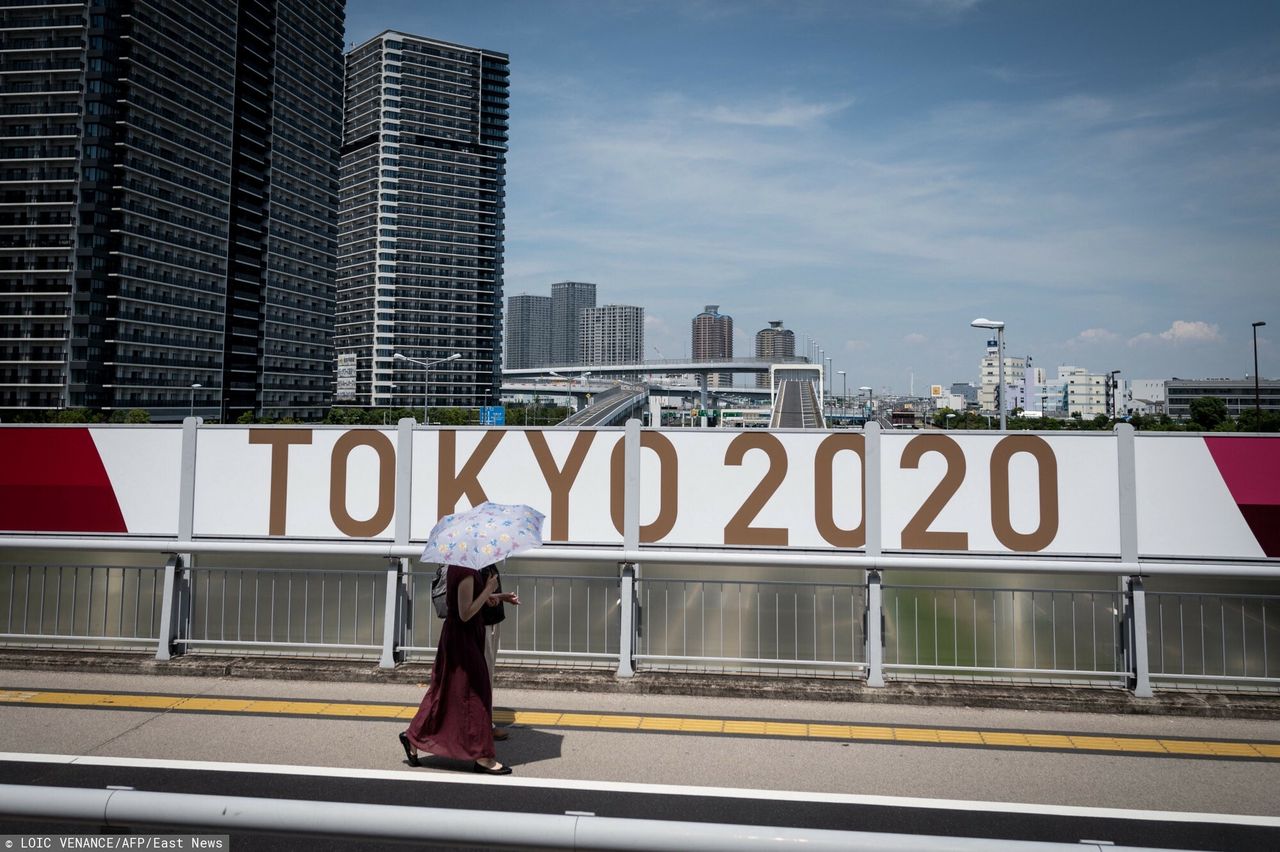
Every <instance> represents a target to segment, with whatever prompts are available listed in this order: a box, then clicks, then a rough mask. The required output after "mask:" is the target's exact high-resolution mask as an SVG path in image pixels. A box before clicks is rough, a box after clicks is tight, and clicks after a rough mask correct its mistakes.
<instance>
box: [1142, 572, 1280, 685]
mask: <svg viewBox="0 0 1280 852" xmlns="http://www.w3.org/2000/svg"><path fill="white" fill-rule="evenodd" d="M1147 606H1148V622H1149V624H1150V626H1151V629H1150V632H1149V634H1148V637H1149V642H1150V650H1149V655H1150V659H1151V677H1152V680H1158V681H1164V682H1170V683H1176V682H1201V683H1215V682H1219V683H1220V682H1236V683H1256V684H1275V683H1276V681H1277V680H1278V679H1280V595H1215V594H1191V593H1178V592H1162V593H1159V594H1156V593H1151V594H1149V595H1148V600H1147Z"/></svg>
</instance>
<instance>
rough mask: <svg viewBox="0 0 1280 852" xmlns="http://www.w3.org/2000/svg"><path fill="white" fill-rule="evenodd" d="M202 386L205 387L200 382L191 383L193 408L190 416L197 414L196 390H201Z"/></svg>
mask: <svg viewBox="0 0 1280 852" xmlns="http://www.w3.org/2000/svg"><path fill="white" fill-rule="evenodd" d="M202 387H204V385H202V384H200V383H199V382H192V383H191V410H190V412H189V413H188V414H187V416H188V417H195V416H196V391H198V390H200V388H202Z"/></svg>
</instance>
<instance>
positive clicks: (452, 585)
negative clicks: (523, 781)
mask: <svg viewBox="0 0 1280 852" xmlns="http://www.w3.org/2000/svg"><path fill="white" fill-rule="evenodd" d="M466 577H471V578H472V582H473V583H474V588H475V591H476V592H479V591H480V589H482V588H483V587H484V584H483V583H482V582H481V581H480V572H479V571H474V570H472V569H470V568H463V567H461V566H458V565H450V566H449V572H448V592H447V595H446V600H447V601H448V605H449V614H448V615H447V616H446V617H445V620H444V626H443V627H442V628H441V630H440V643H439V645H438V646H437V647H436V661H435V664H434V665H433V666H432V667H431V684H430V686H428V687H427V694H426V695H424V696H423V697H422V703H421V704H420V705H419V706H418V712H417V714H416V715H414V717H413V721H412V722H410V723H409V729H408V731H407V732H406V733H407V734H408V736H409V742H411V743H413V745H414V748H416V749H418V750H419V751H424V752H428V753H430V754H436V755H440V756H441V757H451V758H454V759H455V760H479V759H480V758H483V757H487V758H492V757H493V756H494V749H493V686H492V684H491V683H490V682H489V669H488V666H487V665H486V664H485V660H484V620H483V619H482V618H480V616H479V615H476V616H473V617H472V619H471V620H470V621H463V620H462V619H461V618H459V617H458V584H459V583H461V582H462V580H463V579H465V578H466Z"/></svg>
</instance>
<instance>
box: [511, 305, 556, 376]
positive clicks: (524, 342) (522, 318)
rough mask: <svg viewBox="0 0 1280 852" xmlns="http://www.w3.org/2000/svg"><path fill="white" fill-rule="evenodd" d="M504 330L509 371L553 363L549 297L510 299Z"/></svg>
mask: <svg viewBox="0 0 1280 852" xmlns="http://www.w3.org/2000/svg"><path fill="white" fill-rule="evenodd" d="M504 327H505V329H506V347H505V352H506V364H507V369H510V370H519V369H521V368H525V367H545V366H547V364H549V363H551V297H550V296H529V295H519V296H509V297H508V298H507V316H506V321H505V323H504Z"/></svg>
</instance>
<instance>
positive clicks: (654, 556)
mask: <svg viewBox="0 0 1280 852" xmlns="http://www.w3.org/2000/svg"><path fill="white" fill-rule="evenodd" d="M0 547H3V548H5V549H10V550H70V551H78V550H86V551H103V552H113V553H156V554H162V553H178V552H181V553H193V554H202V553H205V554H214V553H259V554H263V553H275V554H281V555H288V556H371V557H379V558H386V559H404V558H414V559H416V558H418V557H420V556H421V555H422V546H421V545H420V544H408V545H397V544H394V543H393V542H389V541H341V542H338V541H317V540H314V539H282V538H274V539H271V538H257V539H252V538H242V539H234V540H228V539H193V540H191V541H179V540H178V539H174V538H137V537H134V536H129V537H127V538H126V537H124V536H94V537H90V536H43V535H42V536H14V535H0ZM518 558H519V559H521V560H526V559H527V560H531V561H534V562H611V563H612V562H617V563H622V562H632V563H640V564H643V563H646V562H647V563H650V564H677V563H679V564H691V565H739V566H754V567H761V568H845V569H858V570H867V571H960V572H972V571H985V572H992V573H1016V574H1103V575H1107V576H1112V577H1124V576H1157V575H1166V576H1184V577H1186V576H1196V577H1210V576H1213V577H1238V578H1251V579H1277V578H1280V559H1268V560H1240V561H1230V560H1216V561H1207V560H1198V559H1186V560H1176V559H1168V558H1165V559H1155V558H1139V559H1137V560H1135V561H1124V560H1120V559H1116V558H1108V557H1098V558H1083V557H1077V558H1070V557H1054V556H1037V557H1009V556H996V555H991V556H982V555H975V556H942V555H938V554H929V553H901V554H892V553H890V554H883V553H882V554H879V555H868V554H865V553H861V552H856V551H853V552H851V551H834V550H833V551H830V552H827V551H806V552H801V553H797V552H795V551H794V550H790V551H770V550H767V549H763V548H761V549H753V550H732V549H709V548H688V549H669V548H660V547H645V546H641V547H639V548H626V547H623V546H621V545H618V546H616V547H611V546H609V545H582V546H575V545H559V546H557V545H551V546H543V547H540V548H538V549H537V550H531V551H529V552H527V553H522V554H520V556H519V557H518Z"/></svg>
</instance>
